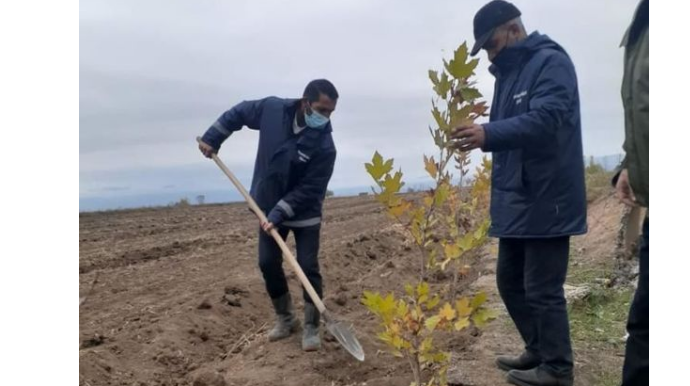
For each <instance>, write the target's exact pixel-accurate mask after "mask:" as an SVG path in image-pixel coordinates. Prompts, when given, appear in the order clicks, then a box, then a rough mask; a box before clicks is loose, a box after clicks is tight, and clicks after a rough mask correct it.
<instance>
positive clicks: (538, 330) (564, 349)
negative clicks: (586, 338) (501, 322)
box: [496, 237, 573, 376]
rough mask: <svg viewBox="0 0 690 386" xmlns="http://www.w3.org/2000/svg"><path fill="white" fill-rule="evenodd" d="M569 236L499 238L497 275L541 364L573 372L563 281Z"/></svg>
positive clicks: (557, 371)
mask: <svg viewBox="0 0 690 386" xmlns="http://www.w3.org/2000/svg"><path fill="white" fill-rule="evenodd" d="M569 250H570V237H558V238H548V239H546V238H545V239H500V241H499V247H498V268H497V270H496V280H497V282H498V290H499V293H500V294H501V298H502V299H503V302H504V303H505V305H506V308H508V313H509V314H510V317H511V318H512V319H513V322H515V326H516V327H517V329H518V331H519V332H520V335H521V336H522V339H523V340H524V341H525V348H526V349H527V351H529V352H531V353H532V354H535V355H537V356H538V357H539V358H541V360H542V365H541V366H542V368H543V369H544V370H546V371H549V372H550V373H552V374H554V375H556V376H558V375H570V374H572V370H573V354H572V349H571V347H570V329H569V324H568V310H567V308H566V302H565V293H564V291H563V284H564V283H565V277H566V274H567V271H568V252H569Z"/></svg>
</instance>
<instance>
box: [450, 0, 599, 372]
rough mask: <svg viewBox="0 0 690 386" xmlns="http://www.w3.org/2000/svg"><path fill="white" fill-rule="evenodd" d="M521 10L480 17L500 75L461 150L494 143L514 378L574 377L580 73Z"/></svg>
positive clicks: (463, 133) (486, 10)
mask: <svg viewBox="0 0 690 386" xmlns="http://www.w3.org/2000/svg"><path fill="white" fill-rule="evenodd" d="M520 15H521V13H520V11H519V10H518V9H517V8H516V7H515V6H514V5H512V4H510V3H508V2H505V1H499V0H496V1H492V2H490V3H488V4H487V5H485V6H484V7H482V8H481V9H480V10H479V11H478V12H477V14H476V16H475V18H474V35H475V39H476V42H475V45H474V48H473V50H472V55H476V54H477V52H478V51H479V50H480V49H484V50H486V52H487V54H488V57H489V60H490V61H491V62H492V63H493V64H492V65H491V67H490V71H491V73H492V74H493V75H494V76H495V77H496V84H495V88H494V97H493V102H492V106H491V114H490V122H489V123H486V124H483V125H479V124H473V125H470V126H464V127H458V128H456V129H454V131H453V133H452V136H453V137H454V138H455V140H456V141H457V142H456V146H457V147H458V148H460V149H463V150H472V149H476V148H480V149H482V150H483V151H485V152H492V158H493V169H492V181H491V228H490V231H489V233H490V235H491V236H493V237H498V238H499V253H498V266H497V271H496V276H497V283H498V289H499V292H500V294H501V297H502V299H503V301H504V303H505V305H506V307H507V309H508V312H509V314H510V316H511V318H512V319H513V321H514V322H515V325H516V326H517V329H518V331H519V332H520V335H521V336H522V339H523V340H524V341H525V351H524V352H523V353H522V354H521V355H519V356H517V357H510V356H502V357H499V358H497V361H496V362H497V365H498V367H499V368H501V369H503V370H507V371H509V372H508V381H509V382H511V383H514V384H517V385H523V386H524V385H572V384H573V356H572V350H571V344H570V333H569V323H568V314H567V310H566V301H565V296H564V291H563V284H564V282H565V278H566V272H567V268H568V257H569V256H568V255H569V249H570V236H573V235H581V234H584V233H586V232H587V218H586V217H587V213H586V211H587V209H586V195H585V179H584V162H583V154H582V135H581V129H580V103H579V95H578V87H577V78H576V75H575V68H574V66H573V63H572V61H571V60H570V58H569V56H568V54H567V53H566V52H565V50H564V49H563V48H562V47H561V46H560V45H558V44H557V43H555V42H554V41H552V40H551V39H550V38H548V37H547V36H546V35H541V34H539V33H538V32H534V33H532V34H529V35H528V34H527V33H526V31H525V28H524V26H523V25H522V22H521V19H520Z"/></svg>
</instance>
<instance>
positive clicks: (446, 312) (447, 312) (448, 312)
mask: <svg viewBox="0 0 690 386" xmlns="http://www.w3.org/2000/svg"><path fill="white" fill-rule="evenodd" d="M438 316H440V317H441V318H442V319H444V320H447V321H450V320H453V319H454V318H455V309H453V307H452V306H451V305H450V304H449V303H446V304H444V305H443V308H441V311H439V312H438Z"/></svg>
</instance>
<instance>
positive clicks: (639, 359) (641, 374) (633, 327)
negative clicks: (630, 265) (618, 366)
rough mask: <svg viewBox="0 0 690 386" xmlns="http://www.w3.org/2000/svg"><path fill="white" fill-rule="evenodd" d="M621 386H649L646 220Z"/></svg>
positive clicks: (647, 241) (647, 224) (647, 240)
mask: <svg viewBox="0 0 690 386" xmlns="http://www.w3.org/2000/svg"><path fill="white" fill-rule="evenodd" d="M627 329H628V334H629V335H628V341H627V343H626V346H625V363H624V364H623V386H638V385H640V386H641V385H645V386H648V385H649V219H646V220H645V222H644V227H643V228H642V238H641V240H640V276H639V278H638V282H637V291H635V297H634V298H633V302H632V305H631V306H630V315H629V316H628V326H627Z"/></svg>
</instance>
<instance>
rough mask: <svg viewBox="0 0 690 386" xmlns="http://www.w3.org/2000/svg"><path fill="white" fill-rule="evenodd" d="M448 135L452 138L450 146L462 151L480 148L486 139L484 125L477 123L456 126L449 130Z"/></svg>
mask: <svg viewBox="0 0 690 386" xmlns="http://www.w3.org/2000/svg"><path fill="white" fill-rule="evenodd" d="M450 137H451V139H453V140H454V142H453V143H452V144H451V145H450V146H451V147H453V148H455V149H459V150H462V151H470V150H474V149H480V148H482V147H484V143H485V141H486V135H485V133H484V127H483V126H482V125H477V124H472V125H469V126H458V127H456V128H454V129H452V130H451V132H450Z"/></svg>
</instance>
